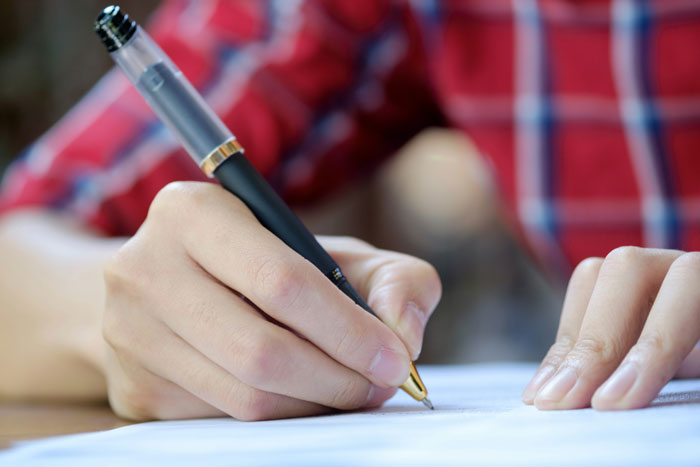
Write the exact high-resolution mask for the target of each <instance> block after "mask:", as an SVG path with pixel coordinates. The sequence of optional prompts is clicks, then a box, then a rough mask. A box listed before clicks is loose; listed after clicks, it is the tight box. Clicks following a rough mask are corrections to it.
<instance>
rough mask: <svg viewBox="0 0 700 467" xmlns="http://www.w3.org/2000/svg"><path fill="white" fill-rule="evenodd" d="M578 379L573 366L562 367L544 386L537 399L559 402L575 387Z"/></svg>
mask: <svg viewBox="0 0 700 467" xmlns="http://www.w3.org/2000/svg"><path fill="white" fill-rule="evenodd" d="M576 379H577V378H576V372H575V371H574V369H573V368H570V367H565V368H562V369H560V370H559V371H558V372H557V374H555V375H554V376H552V379H550V380H549V381H547V382H546V383H545V385H544V386H542V389H540V392H538V393H537V395H536V396H535V399H536V400H537V401H547V402H559V401H560V400H562V399H563V398H564V396H566V394H568V392H569V391H571V388H573V387H574V384H576Z"/></svg>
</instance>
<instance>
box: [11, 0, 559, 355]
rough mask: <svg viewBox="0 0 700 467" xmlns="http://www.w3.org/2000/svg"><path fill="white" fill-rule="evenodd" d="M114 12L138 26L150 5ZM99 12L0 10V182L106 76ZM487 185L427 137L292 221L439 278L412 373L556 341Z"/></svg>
mask: <svg viewBox="0 0 700 467" xmlns="http://www.w3.org/2000/svg"><path fill="white" fill-rule="evenodd" d="M120 4H121V5H122V7H123V8H124V9H125V10H127V11H129V12H130V14H131V15H132V16H134V17H135V18H137V19H139V20H140V21H141V22H144V19H145V18H147V16H148V14H149V12H150V11H152V10H153V9H154V8H155V7H156V6H157V4H158V2H157V1H145V0H121V2H120ZM103 6H105V5H103V4H102V3H98V2H94V1H88V0H70V1H69V0H0V173H2V171H3V170H4V168H5V167H6V166H7V164H8V163H9V162H10V161H11V160H12V159H13V158H14V157H16V156H17V155H18V154H19V153H20V152H21V151H22V150H23V149H24V148H26V146H27V145H29V144H30V143H31V142H32V141H33V140H35V139H36V138H38V137H39V136H40V135H41V134H42V133H43V132H44V131H46V130H47V129H48V128H49V127H50V126H51V125H52V124H54V123H55V122H56V121H57V120H58V119H59V118H60V117H61V116H62V115H63V114H64V113H65V112H66V111H67V110H68V109H70V107H71V106H72V105H73V104H75V102H76V101H78V100H79V99H80V97H81V96H82V95H83V94H84V93H85V92H86V91H87V90H88V89H89V88H90V87H91V86H92V85H93V84H94V83H95V82H96V81H97V80H98V79H99V77H100V76H102V74H104V73H105V71H107V70H108V69H109V68H110V67H111V66H112V64H111V61H110V58H109V56H108V55H107V54H106V53H105V52H104V48H103V46H102V45H101V44H100V43H99V41H98V40H97V39H96V38H95V37H94V33H93V32H92V22H93V20H94V17H95V15H96V14H97V12H98V11H99V10H100V8H102V7H103ZM49 25H50V26H51V28H50V29H49ZM49 31H51V32H49ZM234 131H235V129H234ZM493 186H494V185H493V183H492V180H491V176H490V170H489V168H488V167H487V166H486V165H485V164H484V163H483V162H482V159H481V158H480V157H479V155H478V154H477V152H476V150H475V149H474V147H473V146H472V145H471V143H470V142H469V141H468V140H467V139H465V138H464V137H463V136H461V135H458V134H455V133H452V132H450V131H448V130H445V129H432V130H428V131H426V132H424V133H423V134H421V135H418V136H417V137H416V138H415V139H414V140H413V141H412V142H410V143H409V144H408V145H407V146H406V147H405V148H404V149H403V150H401V151H400V152H399V154H397V155H396V157H394V158H393V159H392V160H391V161H390V162H389V163H388V164H386V165H385V167H383V169H382V170H381V171H380V172H379V173H378V174H377V175H375V176H374V177H373V178H372V179H371V180H367V181H365V182H364V183H363V184H362V185H361V186H357V187H355V188H354V189H353V190H351V191H350V192H347V193H344V194H343V195H341V196H339V197H336V198H335V199H332V200H327V201H324V203H323V204H321V205H318V206H314V207H311V208H308V209H304V210H303V211H302V212H300V215H301V217H302V218H303V219H304V221H305V222H307V223H308V225H309V226H310V228H311V230H312V231H313V232H314V233H317V234H342V235H354V236H357V237H360V238H363V239H365V240H367V241H369V242H371V243H373V244H375V245H378V246H380V247H383V248H388V249H393V250H398V251H403V252H406V253H410V254H413V255H416V256H419V257H421V258H424V259H426V260H428V261H430V262H431V263H433V264H434V265H435V266H436V267H437V268H438V271H439V273H440V276H441V278H442V281H443V286H444V295H443V299H442V301H441V303H440V305H439V307H438V310H437V311H436V313H435V315H434V316H433V318H432V319H431V321H430V323H429V325H428V329H427V335H426V339H425V345H424V349H423V355H422V357H421V359H420V362H421V363H447V362H476V361H492V360H537V359H539V358H541V357H542V355H543V354H544V352H545V351H546V349H547V347H548V346H549V345H550V344H551V342H552V339H553V337H554V333H555V329H556V324H557V321H558V315H559V309H560V306H561V300H562V297H563V284H561V283H558V282H556V281H554V280H553V279H551V278H547V277H545V276H544V275H543V274H542V273H541V272H540V271H539V270H538V268H537V267H536V266H535V265H533V263H532V262H531V260H530V259H529V257H528V255H527V254H526V253H525V252H524V251H523V250H522V249H521V248H520V246H519V245H518V243H517V241H516V240H515V239H514V237H513V235H512V234H511V233H510V231H509V229H508V228H507V227H505V223H504V221H503V219H502V217H501V215H500V214H499V212H500V204H499V200H498V196H497V193H495V191H494V187H493Z"/></svg>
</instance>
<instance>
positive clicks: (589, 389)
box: [534, 247, 681, 409]
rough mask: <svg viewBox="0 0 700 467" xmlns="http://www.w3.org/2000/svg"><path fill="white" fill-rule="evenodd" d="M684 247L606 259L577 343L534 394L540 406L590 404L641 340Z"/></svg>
mask: <svg viewBox="0 0 700 467" xmlns="http://www.w3.org/2000/svg"><path fill="white" fill-rule="evenodd" d="M680 254H681V252H677V251H671V250H643V249H641V248H634V247H625V248H618V249H616V250H613V251H612V252H611V253H610V254H609V255H608V256H607V257H606V259H605V261H604V262H603V264H602V266H601V268H600V272H599V274H598V279H597V281H596V285H595V287H594V290H593V293H592V295H591V299H590V302H589V303H588V306H587V307H586V313H585V316H584V318H583V321H582V322H581V328H580V330H579V333H578V337H577V339H576V342H575V344H574V345H573V347H572V348H571V350H570V351H569V352H568V353H567V354H566V357H565V358H564V360H563V361H562V363H561V365H560V366H559V368H558V369H557V371H556V373H555V374H554V375H553V376H552V377H551V378H550V379H549V380H548V381H547V382H546V383H545V384H544V385H543V386H542V387H541V388H540V390H539V391H538V393H537V395H536V396H535V400H534V403H535V406H537V408H539V409H575V408H581V407H587V406H588V405H589V404H590V401H591V397H592V396H593V393H594V391H595V390H596V389H597V388H598V387H599V386H600V385H601V384H602V383H603V381H605V379H606V378H607V377H608V376H609V375H610V374H611V373H612V372H613V370H614V369H615V368H616V367H617V366H618V365H619V363H620V361H621V360H622V358H623V357H624V355H625V354H626V353H627V351H628V350H629V348H630V347H631V346H632V345H633V343H634V342H635V341H636V339H637V337H638V336H639V333H640V331H641V328H642V326H643V324H644V321H645V318H646V316H647V313H648V311H649V308H650V304H651V303H652V302H653V299H654V297H655V295H656V293H657V291H658V288H659V285H660V284H661V281H662V280H663V278H664V275H665V274H666V271H667V270H668V267H669V266H670V264H671V263H672V262H673V260H674V259H675V258H676V257H678V256H679V255H680Z"/></svg>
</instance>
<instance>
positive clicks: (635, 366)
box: [523, 247, 700, 410]
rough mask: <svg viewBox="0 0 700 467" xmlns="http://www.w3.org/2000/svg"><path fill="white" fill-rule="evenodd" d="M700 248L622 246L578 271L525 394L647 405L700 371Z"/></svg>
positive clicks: (546, 402)
mask: <svg viewBox="0 0 700 467" xmlns="http://www.w3.org/2000/svg"><path fill="white" fill-rule="evenodd" d="M699 339H700V253H698V252H693V253H685V252H683V251H677V250H658V249H643V248H636V247H621V248H617V249H615V250H613V251H612V252H610V254H609V255H608V256H607V257H606V258H605V259H602V258H589V259H587V260H584V261H583V262H581V264H579V265H578V267H577V268H576V270H575V271H574V273H573V275H572V277H571V281H570V282H569V287H568V290H567V292H566V297H565V299H564V306H563V310H562V315H561V322H560V324H559V331H558V332H557V337H556V342H555V343H554V345H552V347H551V348H550V350H549V352H548V353H547V355H546V356H545V358H544V360H543V362H542V365H541V366H540V368H539V370H538V371H537V373H535V376H534V377H533V378H532V380H531V381H530V383H529V384H528V385H527V387H526V388H525V391H524V392H523V400H524V401H525V403H527V404H533V403H534V405H535V406H536V407H537V408H539V409H577V408H582V407H588V406H590V405H592V406H593V408H595V409H600V410H615V409H634V408H639V407H645V406H647V405H649V403H651V401H652V400H653V399H654V398H655V397H656V396H657V395H658V393H659V391H660V390H661V388H663V386H664V385H665V384H666V383H667V382H668V381H669V380H670V379H671V378H672V377H673V376H674V375H676V376H679V377H697V376H700V347H697V346H696V344H697V343H698V340H699Z"/></svg>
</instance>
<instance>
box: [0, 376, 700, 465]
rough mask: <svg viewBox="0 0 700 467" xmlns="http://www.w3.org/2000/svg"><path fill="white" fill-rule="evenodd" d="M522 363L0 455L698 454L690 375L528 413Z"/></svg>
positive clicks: (38, 461)
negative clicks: (295, 415)
mask: <svg viewBox="0 0 700 467" xmlns="http://www.w3.org/2000/svg"><path fill="white" fill-rule="evenodd" d="M534 370H535V366H533V365H530V364H496V365H474V366H443V367H421V368H420V372H421V376H422V378H423V380H424V382H425V383H426V385H427V386H428V387H429V390H430V397H431V399H432V401H433V403H434V404H435V408H436V410H435V411H429V410H427V409H425V408H424V407H423V405H421V404H419V403H416V402H415V401H413V400H411V399H410V398H409V397H408V396H406V395H405V394H402V393H400V394H397V396H396V397H395V398H394V399H393V400H391V401H390V402H389V403H388V404H387V405H386V406H385V407H383V408H381V409H377V410H373V411H367V412H358V413H348V414H337V415H329V416H323V417H311V418H303V419H294V420H278V421H269V422H256V423H244V422H238V421H236V420H232V419H208V420H189V421H174V422H152V423H144V424H139V425H133V426H128V427H124V428H119V429H116V430H111V431H106V432H100V433H90V434H83V435H74V436H68V437H61V438H54V439H50V440H43V441H36V442H29V443H25V444H23V445H21V446H19V447H16V448H14V449H12V450H10V451H7V452H6V453H4V454H0V465H3V466H4V465H52V466H55V465H66V466H82V465H85V466H99V467H105V466H111V465H120V466H130V467H131V466H135V465H149V466H151V465H153V466H155V465H168V466H172V465H201V466H219V465H221V466H224V465H240V466H257V465H299V466H311V465H319V466H333V465H359V466H374V465H402V466H410V465H416V466H418V465H420V466H432V465H479V466H482V465H528V466H530V465H532V466H547V465H553V466H554V465H556V466H559V465H581V466H591V465H635V466H638V465H653V466H660V465H695V466H697V465H700V380H685V381H673V382H671V383H669V384H668V385H667V386H666V388H665V389H664V391H663V392H662V394H661V395H660V397H659V398H657V400H656V401H655V402H654V403H653V405H652V407H650V408H647V409H643V410H635V411H627V412H607V413H603V412H596V411H593V410H591V409H585V410H576V411H559V412H540V411H538V410H537V409H535V408H533V407H528V406H525V405H523V404H522V402H521V401H520V393H521V391H522V388H523V387H524V385H525V384H526V383H527V381H528V380H529V378H530V376H531V375H532V373H533V371H534Z"/></svg>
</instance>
